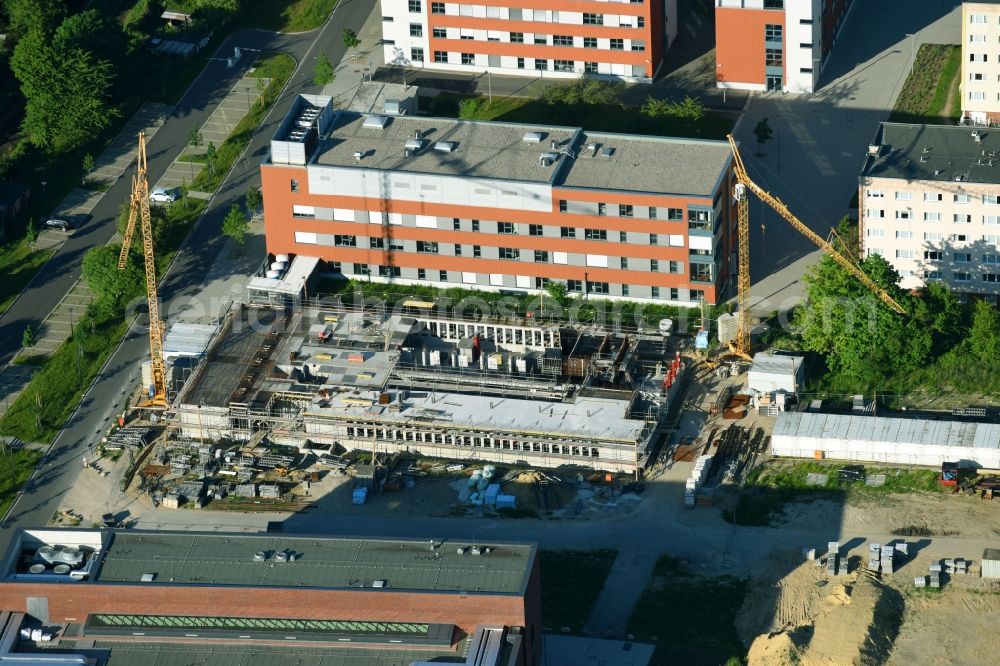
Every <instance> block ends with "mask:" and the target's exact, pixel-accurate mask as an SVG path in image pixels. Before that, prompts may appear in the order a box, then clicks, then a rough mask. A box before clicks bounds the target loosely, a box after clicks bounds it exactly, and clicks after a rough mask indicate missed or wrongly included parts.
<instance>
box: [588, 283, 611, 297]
mask: <svg viewBox="0 0 1000 666" xmlns="http://www.w3.org/2000/svg"><path fill="white" fill-rule="evenodd" d="M587 291H588V292H589V293H591V294H607V293H608V292H610V291H611V289H610V285H608V283H607V282H589V283H587Z"/></svg>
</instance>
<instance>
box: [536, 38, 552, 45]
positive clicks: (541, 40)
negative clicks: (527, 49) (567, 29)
mask: <svg viewBox="0 0 1000 666" xmlns="http://www.w3.org/2000/svg"><path fill="white" fill-rule="evenodd" d="M548 43H549V36H548V35H535V44H537V45H538V46H545V45H546V44H548Z"/></svg>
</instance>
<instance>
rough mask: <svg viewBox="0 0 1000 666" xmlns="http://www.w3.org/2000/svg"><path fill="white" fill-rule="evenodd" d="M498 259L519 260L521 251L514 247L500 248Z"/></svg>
mask: <svg viewBox="0 0 1000 666" xmlns="http://www.w3.org/2000/svg"><path fill="white" fill-rule="evenodd" d="M500 258H501V259H520V258H521V251H520V250H518V249H517V248H516V247H502V248H500Z"/></svg>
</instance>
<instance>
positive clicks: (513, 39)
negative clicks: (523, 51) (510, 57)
mask: <svg viewBox="0 0 1000 666" xmlns="http://www.w3.org/2000/svg"><path fill="white" fill-rule="evenodd" d="M510 43H511V44H524V33H523V32H512V33H510Z"/></svg>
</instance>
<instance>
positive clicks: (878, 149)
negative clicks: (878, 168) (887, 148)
mask: <svg viewBox="0 0 1000 666" xmlns="http://www.w3.org/2000/svg"><path fill="white" fill-rule="evenodd" d="M881 153H882V146H880V145H878V144H877V143H873V144H871V145H869V146H868V154H869V155H879V154H881Z"/></svg>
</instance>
